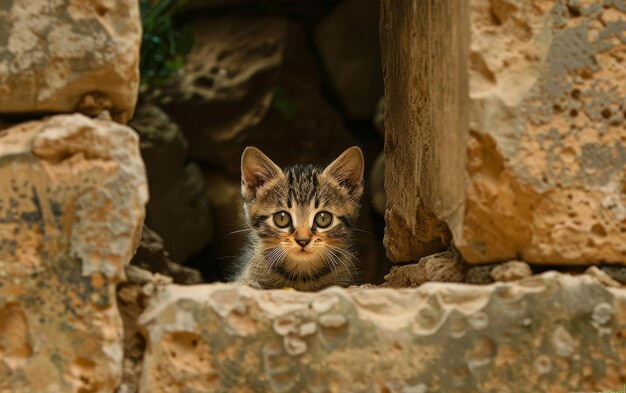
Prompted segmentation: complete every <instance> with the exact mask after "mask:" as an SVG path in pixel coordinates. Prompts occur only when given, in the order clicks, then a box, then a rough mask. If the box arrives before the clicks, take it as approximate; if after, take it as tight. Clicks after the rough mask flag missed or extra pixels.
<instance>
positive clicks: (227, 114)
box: [158, 17, 355, 178]
mask: <svg viewBox="0 0 626 393" xmlns="http://www.w3.org/2000/svg"><path fill="white" fill-rule="evenodd" d="M193 28H194V32H195V36H196V42H195V46H194V49H193V51H192V52H191V54H190V55H189V58H188V62H187V64H186V65H185V67H184V75H183V76H182V77H181V78H180V79H177V80H175V81H174V82H173V83H172V86H169V87H168V88H164V89H163V91H162V92H160V93H159V95H158V98H159V100H160V101H159V104H160V105H161V106H162V108H163V109H164V110H165V111H166V112H167V113H168V114H169V115H170V116H171V117H172V118H173V120H174V121H175V122H176V123H177V124H178V125H179V126H180V127H181V129H182V130H183V132H184V133H185V136H186V137H187V140H188V141H189V146H190V149H189V156H190V157H191V158H192V159H196V160H200V161H204V162H206V163H208V164H209V165H211V166H212V167H214V168H220V169H225V170H226V172H227V173H228V174H229V175H231V176H233V177H235V178H238V177H239V176H240V159H241V153H242V152H243V149H244V148H245V147H246V146H249V145H251V146H257V147H259V148H260V149H261V150H263V152H264V153H266V154H267V155H268V156H269V157H271V158H272V160H274V161H276V162H277V164H279V165H281V166H284V165H287V164H293V163H320V164H321V163H327V162H331V161H332V160H333V159H334V158H336V157H337V156H338V155H339V154H341V152H342V151H343V150H345V149H346V148H347V147H349V146H351V145H353V144H355V142H354V139H353V138H352V136H351V135H350V133H349V131H348V130H347V129H346V128H345V127H344V125H343V120H342V119H341V117H340V116H339V115H338V114H337V113H336V112H335V111H334V109H333V108H331V107H330V106H329V105H328V104H327V103H326V101H325V100H324V98H323V96H322V95H321V93H320V81H319V76H318V70H317V67H316V62H315V59H314V58H313V56H312V55H311V53H310V52H309V49H308V47H307V43H306V41H305V39H304V36H303V34H302V32H301V31H300V29H299V28H298V27H297V26H296V25H294V24H292V23H291V22H289V21H288V20H286V19H280V18H243V17H220V18H214V19H211V20H210V21H206V20H201V21H199V22H197V23H195V24H194V25H193Z"/></svg>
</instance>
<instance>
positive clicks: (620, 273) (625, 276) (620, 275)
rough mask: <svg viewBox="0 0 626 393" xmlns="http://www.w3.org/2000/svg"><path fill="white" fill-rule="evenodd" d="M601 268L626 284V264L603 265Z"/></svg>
mask: <svg viewBox="0 0 626 393" xmlns="http://www.w3.org/2000/svg"><path fill="white" fill-rule="evenodd" d="M600 269H601V270H602V271H603V272H605V273H606V274H608V275H609V276H611V278H612V279H614V280H615V281H617V282H619V283H621V284H623V285H626V266H602V267H601V268H600Z"/></svg>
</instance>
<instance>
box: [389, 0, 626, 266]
mask: <svg viewBox="0 0 626 393" xmlns="http://www.w3.org/2000/svg"><path fill="white" fill-rule="evenodd" d="M448 3H453V2H446V1H444V2H437V4H439V5H438V6H437V7H441V8H440V9H438V8H437V7H435V6H433V8H432V9H430V8H428V7H430V6H427V5H425V4H423V3H422V2H415V1H409V0H407V1H399V2H396V1H393V2H392V1H385V2H383V4H384V5H383V10H384V11H385V12H384V14H383V22H382V26H383V30H382V32H381V34H382V39H383V42H387V43H388V44H393V45H390V47H391V49H388V50H391V52H388V53H387V55H385V57H384V64H385V78H386V80H385V83H386V95H387V96H386V99H387V100H388V101H390V102H392V103H393V105H388V106H387V110H386V119H385V122H386V129H387V146H386V148H385V151H386V157H387V165H386V173H387V175H390V174H395V175H396V180H394V181H387V183H386V187H387V193H388V195H389V197H390V198H391V199H392V200H391V201H390V202H389V204H388V210H387V225H388V227H387V233H388V234H389V236H388V239H387V245H388V253H389V256H390V257H391V258H392V259H394V260H396V261H408V260H415V259H416V257H420V256H423V254H424V253H426V252H427V251H430V250H429V249H427V248H425V247H423V246H422V245H421V243H419V244H417V243H416V242H417V240H419V241H421V242H422V243H423V242H424V241H431V242H432V241H435V245H437V244H438V243H436V240H435V239H436V238H437V234H440V235H442V236H445V230H444V227H443V226H438V224H439V223H440V222H441V221H443V222H445V223H446V224H447V226H448V227H449V229H450V231H451V233H452V236H453V238H454V244H455V246H456V247H457V248H458V249H459V250H460V251H461V253H462V254H463V256H464V257H465V259H466V260H467V261H469V262H470V263H484V262H497V261H503V260H508V259H515V258H521V259H523V260H525V261H528V262H531V263H538V264H587V263H600V262H607V263H625V262H626V192H625V188H624V184H625V182H626V172H625V168H626V166H625V165H626V148H625V146H624V144H625V143H626V133H625V132H624V125H625V124H626V116H625V112H624V109H626V104H625V99H626V83H625V82H624V81H625V80H626V78H625V76H626V75H625V74H624V72H625V71H624V69H625V68H624V63H623V62H624V51H625V49H626V40H625V39H624V34H626V25H625V24H624V19H625V18H626V4H624V3H623V2H622V1H608V2H607V1H604V2H603V1H585V2H581V1H565V0H560V1H554V2H531V1H510V0H493V1H489V0H473V1H472V2H471V3H470V4H471V6H470V7H469V12H467V13H462V14H457V12H459V11H456V10H457V9H458V8H453V7H452V6H451V5H449V6H448V7H449V9H447V10H446V9H445V7H446V4H448ZM403 7H404V8H405V9H406V12H404V13H400V12H399V11H401V10H402V9H403ZM421 7H425V8H424V9H421ZM450 7H452V8H450ZM438 18H448V19H438ZM455 18H456V19H455ZM433 20H447V21H449V22H452V21H456V23H448V24H446V25H445V26H446V29H445V31H444V32H443V33H442V38H441V39H439V40H438V41H437V40H434V41H433V36H434V35H436V34H438V33H439V31H438V30H437V29H438V27H437V26H440V24H438V25H435V26H431V25H430V23H431V22H429V21H433ZM465 24H468V25H469V31H470V36H471V39H470V42H469V43H468V42H466V41H464V40H463V39H462V36H463V35H464V34H467V33H466V32H464V29H465V27H464V25H465ZM422 33H423V34H422ZM403 37H415V39H414V40H413V39H411V40H408V39H406V38H403ZM455 37H456V38H455ZM431 42H434V43H435V44H434V45H431V46H429V45H430V44H429V43H431ZM437 42H438V43H437ZM393 47H395V49H394V48H393ZM423 47H425V48H427V49H426V50H425V51H420V49H421V48H423ZM429 51H430V52H429ZM467 51H469V53H468V59H469V62H466V63H464V62H459V61H450V56H451V53H452V54H454V53H457V52H459V53H465V52H467ZM403 53H407V54H408V55H410V56H413V58H412V59H413V60H415V61H411V62H409V63H408V64H404V63H402V64H403V65H402V66H399V65H398V61H397V60H398V56H399V55H400V54H403ZM424 53H426V54H427V55H424ZM453 59H454V58H453ZM433 76H434V77H433ZM442 78H443V79H444V80H443V81H442ZM454 81H456V82H457V83H458V84H459V85H455V84H454ZM464 89H469V90H468V91H469V92H468V93H465V92H466V91H467V90H464ZM464 94H467V95H465V97H463V95H464ZM407 113H408V114H410V115H407ZM442 117H443V118H444V120H441V118H442ZM429 138H433V139H432V140H429ZM407 162H408V165H406V168H407V169H408V172H407V173H405V174H401V175H398V173H401V172H399V171H398V168H399V165H401V164H404V163H407ZM407 217H408V218H407ZM413 217H415V218H413ZM418 225H419V226H421V227H423V228H425V230H424V231H423V233H425V234H427V235H415V233H416V228H418ZM407 231H408V232H409V233H411V235H412V236H410V237H409V238H410V239H416V240H412V241H408V240H397V239H398V238H400V239H401V237H400V236H398V234H401V233H406V232H407ZM420 236H422V238H423V239H420ZM424 236H426V237H424Z"/></svg>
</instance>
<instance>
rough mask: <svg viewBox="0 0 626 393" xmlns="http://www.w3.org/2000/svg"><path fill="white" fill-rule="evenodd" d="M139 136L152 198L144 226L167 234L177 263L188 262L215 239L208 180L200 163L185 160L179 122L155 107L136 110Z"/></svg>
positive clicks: (185, 147) (165, 237) (165, 238)
mask: <svg viewBox="0 0 626 393" xmlns="http://www.w3.org/2000/svg"><path fill="white" fill-rule="evenodd" d="M130 126H131V127H133V128H134V129H135V130H136V131H137V133H139V136H140V140H141V155H142V156H143V158H144V160H145V163H146V170H147V172H148V184H149V185H150V195H151V198H150V202H149V203H148V206H147V209H146V210H147V216H146V224H147V225H148V226H149V227H150V228H152V229H154V231H155V232H157V233H158V234H159V236H161V237H162V238H163V241H164V244H165V248H166V249H167V250H168V252H169V253H170V255H171V257H172V259H173V260H174V261H176V262H181V263H182V262H184V261H185V260H186V259H187V258H188V257H189V256H190V255H192V254H194V253H195V252H197V251H199V250H200V249H202V248H203V247H204V246H206V245H207V244H208V243H210V242H211V240H212V239H213V226H214V223H213V217H212V214H211V207H210V205H209V201H208V200H207V199H206V196H205V194H206V192H207V188H208V186H209V185H208V184H207V183H206V182H205V180H204V176H203V174H202V171H201V170H200V168H199V166H198V165H197V164H195V163H185V162H186V154H187V150H188V143H187V140H186V139H185V137H184V135H183V133H182V132H181V130H180V128H179V127H178V125H177V124H176V123H175V122H173V121H172V119H170V117H169V116H168V115H167V114H166V113H165V112H163V111H162V110H161V109H159V108H158V107H157V106H155V105H152V104H149V103H146V104H142V105H140V106H139V107H138V108H137V114H136V115H135V116H134V117H133V120H132V121H131V122H130Z"/></svg>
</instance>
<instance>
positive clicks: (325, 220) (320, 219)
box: [314, 212, 333, 228]
mask: <svg viewBox="0 0 626 393" xmlns="http://www.w3.org/2000/svg"><path fill="white" fill-rule="evenodd" d="M314 221H315V225H317V226H318V227H320V228H326V227H328V226H329V225H330V223H331V222H333V215H332V214H330V213H329V212H319V213H317V214H316V215H315V219H314Z"/></svg>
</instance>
